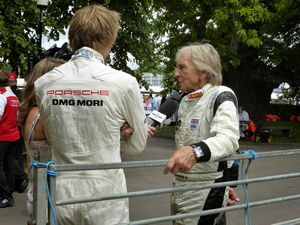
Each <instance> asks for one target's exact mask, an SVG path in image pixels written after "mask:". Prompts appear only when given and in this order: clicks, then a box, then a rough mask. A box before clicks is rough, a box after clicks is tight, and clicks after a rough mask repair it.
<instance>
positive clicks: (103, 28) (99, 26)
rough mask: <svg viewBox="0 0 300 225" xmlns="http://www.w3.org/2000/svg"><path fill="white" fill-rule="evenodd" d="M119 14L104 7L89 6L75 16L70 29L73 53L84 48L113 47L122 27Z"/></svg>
mask: <svg viewBox="0 0 300 225" xmlns="http://www.w3.org/2000/svg"><path fill="white" fill-rule="evenodd" d="M120 22H121V19H120V15H119V13H117V12H115V11H112V10H109V9H107V8H106V7H104V6H102V5H97V4H93V5H89V6H86V7H84V8H82V9H79V10H78V11H76V13H75V14H74V16H73V18H72V20H71V22H70V28H69V42H70V46H71V48H72V50H73V51H76V50H78V49H79V48H82V47H84V46H86V47H90V48H92V49H96V46H98V45H99V44H101V45H102V46H108V47H110V48H111V47H112V46H113V45H114V43H115V41H116V37H117V33H118V30H119V27H120Z"/></svg>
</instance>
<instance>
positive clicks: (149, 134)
mask: <svg viewBox="0 0 300 225" xmlns="http://www.w3.org/2000/svg"><path fill="white" fill-rule="evenodd" d="M155 131H156V128H155V127H152V126H148V132H147V139H148V140H149V139H150V138H152V136H153V135H154V133H155Z"/></svg>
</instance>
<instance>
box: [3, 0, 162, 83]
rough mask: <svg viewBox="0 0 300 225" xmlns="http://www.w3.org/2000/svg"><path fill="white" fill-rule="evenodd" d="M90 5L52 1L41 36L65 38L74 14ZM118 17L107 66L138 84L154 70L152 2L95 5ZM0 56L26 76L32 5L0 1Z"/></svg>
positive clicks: (33, 26)
mask: <svg viewBox="0 0 300 225" xmlns="http://www.w3.org/2000/svg"><path fill="white" fill-rule="evenodd" d="M92 2H93V1H89V0H78V1H73V0H56V1H51V2H49V5H48V8H47V10H46V11H45V20H44V25H45V29H44V35H47V37H48V38H49V39H51V40H54V41H55V40H58V39H59V35H60V33H62V34H65V32H66V29H67V27H68V24H69V21H70V20H71V17H72V15H73V14H74V12H75V11H76V10H77V9H79V8H81V7H83V6H85V5H88V4H90V3H92ZM97 2H98V3H99V4H103V5H105V6H107V7H108V8H110V9H113V10H116V11H118V12H119V13H120V14H121V18H122V24H121V25H122V26H121V31H120V32H119V35H118V39H117V41H116V45H115V46H114V47H113V49H112V52H113V57H112V59H111V62H110V63H111V65H112V66H113V67H115V68H117V69H122V70H123V71H126V72H129V73H131V74H132V75H134V76H136V77H137V79H138V80H139V81H140V82H141V84H142V85H143V84H145V81H143V80H142V73H143V72H144V71H149V70H150V68H151V69H152V70H154V69H155V68H156V65H157V64H158V63H157V60H158V57H157V55H156V54H155V43H154V39H153V38H152V36H153V32H154V31H153V26H152V24H153V23H152V21H153V20H152V11H151V3H152V1H149V0H143V1H133V0H131V1H130V0H129V1H109V0H103V1H97ZM0 10H1V15H3V16H0V28H1V31H0V44H1V50H0V56H1V57H2V58H3V60H4V61H8V62H9V63H10V64H11V65H12V66H13V68H14V70H15V71H17V67H18V66H20V67H21V71H22V72H23V75H26V74H27V73H28V66H27V59H29V58H31V57H37V56H38V55H37V54H38V46H37V43H38V35H37V33H38V32H37V31H38V24H39V9H38V8H37V7H36V1H34V0H29V1H22V0H13V1H2V2H1V3H0ZM129 61H135V63H136V64H138V65H139V69H138V70H135V71H133V70H132V69H131V68H130V67H128V62H129Z"/></svg>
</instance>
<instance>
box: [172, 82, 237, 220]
mask: <svg viewBox="0 0 300 225" xmlns="http://www.w3.org/2000/svg"><path fill="white" fill-rule="evenodd" d="M238 139H239V119H238V113H237V99H236V96H235V94H234V93H233V91H232V90H231V89H230V88H228V87H225V86H212V85H211V84H206V85H205V86H204V87H203V88H202V89H200V90H197V91H195V92H193V93H190V94H189V95H186V96H184V98H183V99H182V100H181V102H180V106H179V111H178V122H177V127H176V136H175V141H176V146H177V148H179V147H181V146H187V145H191V144H194V143H198V145H199V146H200V147H201V148H202V150H203V153H204V156H202V157H201V162H199V163H197V164H195V165H194V166H193V168H192V169H191V170H190V171H189V172H187V173H178V174H177V175H176V176H175V180H174V185H175V187H184V186H187V185H204V184H213V183H214V182H222V181H223V180H224V181H226V180H229V179H227V178H226V179H225V176H226V177H227V174H226V175H225V172H224V171H225V170H226V171H227V168H230V167H231V166H232V164H233V162H232V161H230V162H215V160H217V159H220V158H223V157H226V156H230V155H232V154H234V153H235V151H236V150H238V148H239V144H238ZM223 172H224V174H223ZM227 193H228V188H218V189H202V190H201V189H200V190H191V191H186V192H175V193H173V194H172V199H171V210H172V214H184V213H189V212H199V211H202V210H207V209H211V208H220V207H222V206H224V205H226V203H227V199H226V196H227ZM221 216H222V215H221V214H220V215H218V214H216V215H213V216H202V217H201V218H200V220H199V218H197V217H196V218H187V219H181V220H177V221H175V222H174V224H189V225H197V224H198V220H199V224H201V225H202V224H203V225H213V224H217V222H218V220H219V218H220V217H221Z"/></svg>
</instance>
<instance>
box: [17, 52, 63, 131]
mask: <svg viewBox="0 0 300 225" xmlns="http://www.w3.org/2000/svg"><path fill="white" fill-rule="evenodd" d="M64 63H65V61H64V60H62V59H57V58H52V57H50V58H45V59H42V60H41V61H39V62H38V63H37V64H36V65H35V66H34V68H33V70H32V73H31V74H30V75H29V79H28V81H27V83H26V85H25V87H24V89H23V91H22V101H21V103H20V105H19V112H18V123H19V125H20V126H21V127H23V126H24V124H25V121H26V118H27V116H28V114H29V112H30V110H31V109H32V108H33V107H34V106H36V105H37V103H36V99H35V95H34V82H35V81H36V80H37V79H38V78H39V77H41V76H42V75H44V74H45V73H47V72H49V71H51V70H52V69H54V68H55V67H57V66H60V65H62V64H64Z"/></svg>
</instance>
